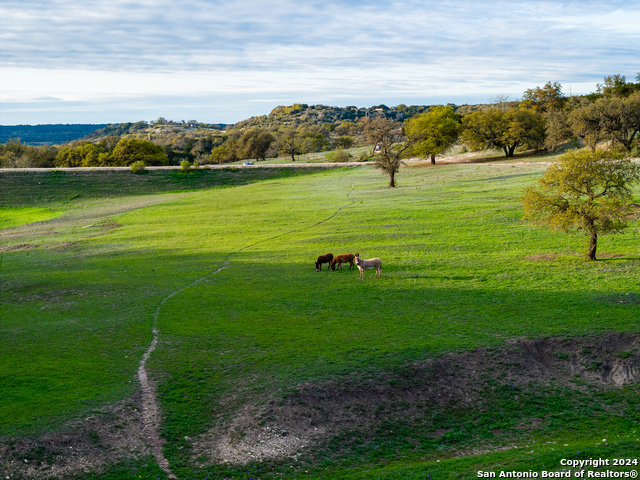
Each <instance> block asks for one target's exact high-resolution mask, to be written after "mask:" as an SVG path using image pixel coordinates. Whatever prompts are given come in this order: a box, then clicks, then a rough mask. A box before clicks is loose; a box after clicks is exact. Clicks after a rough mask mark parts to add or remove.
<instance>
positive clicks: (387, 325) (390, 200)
mask: <svg viewBox="0 0 640 480" xmlns="http://www.w3.org/2000/svg"><path fill="white" fill-rule="evenodd" d="M544 168H545V166H543V165H537V164H535V163H530V164H526V165H522V164H519V165H509V164H504V165H500V164H491V165H490V164H468V165H446V166H445V165H439V166H436V167H426V168H405V169H403V170H402V171H401V173H400V174H399V175H398V177H397V181H398V184H399V187H398V188H395V189H389V188H386V185H387V178H386V177H385V176H383V175H381V174H380V173H379V172H377V171H375V170H373V169H371V168H369V167H362V168H357V169H352V168H349V169H336V170H326V171H323V170H316V171H308V170H304V171H301V172H295V173H294V172H293V171H291V170H287V169H275V170H273V171H266V172H265V171H262V170H260V171H258V170H242V171H241V170H236V171H231V170H225V171H213V170H200V171H196V172H190V173H188V174H180V173H179V172H177V171H171V172H168V171H164V172H160V171H154V172H150V173H147V174H145V175H140V176H136V175H133V174H131V173H129V172H118V173H110V174H109V173H100V172H92V173H84V174H82V173H76V172H73V173H64V172H57V173H56V172H54V173H38V174H35V173H21V174H18V173H11V172H10V173H0V187H1V189H0V205H3V207H2V208H1V209H0V218H1V221H2V223H0V228H2V230H0V241H1V242H2V243H1V244H0V251H2V257H1V263H0V285H1V288H0V332H1V338H2V342H1V343H0V392H2V395H1V396H0V442H2V443H0V445H4V447H2V448H4V450H0V454H3V455H4V456H3V458H10V459H13V460H16V461H17V462H18V463H19V462H20V461H24V460H27V462H26V463H28V462H31V463H33V462H40V463H41V464H42V465H43V466H46V465H48V464H55V462H56V461H59V460H56V459H62V458H64V455H62V454H61V453H60V452H59V449H58V450H56V448H57V447H56V446H55V445H52V444H50V443H46V444H43V445H44V446H43V447H42V448H41V449H40V450H38V447H37V445H38V440H37V439H39V438H49V437H47V436H51V435H54V436H55V432H60V431H66V430H65V429H68V428H71V427H69V425H75V427H74V428H82V427H78V426H77V425H78V424H77V422H78V421H81V419H83V418H89V417H90V416H101V415H102V416H104V417H105V418H106V416H108V415H111V414H113V412H112V410H110V408H111V406H112V405H120V404H123V402H124V403H126V402H131V403H132V405H135V404H136V401H137V400H136V398H137V397H136V395H137V392H138V389H139V387H138V383H137V377H136V371H137V368H138V365H139V362H140V359H141V358H142V355H143V353H144V352H145V351H146V350H147V348H148V347H149V344H150V342H151V338H152V329H153V328H157V329H158V331H159V343H158V346H157V348H156V350H155V351H154V352H153V354H152V355H151V357H150V360H149V364H148V366H149V368H150V376H151V378H152V379H153V381H154V382H155V384H156V386H157V393H158V401H159V404H160V406H161V408H162V411H163V418H162V424H161V434H162V436H163V437H164V438H165V439H166V440H167V443H166V444H165V446H164V453H165V456H166V457H167V459H168V460H169V463H170V466H171V469H172V471H173V472H174V473H175V474H176V475H177V476H178V478H188V479H192V478H193V479H200V478H202V479H205V478H344V479H347V478H350V479H364V478H381V479H387V478H443V479H444V478H477V473H476V472H478V471H480V470H482V471H490V470H494V471H498V472H499V471H501V470H514V469H515V470H520V471H528V470H536V471H541V470H543V469H548V470H561V469H562V467H561V466H560V465H559V459H561V458H590V457H596V456H599V457H603V458H604V457H606V458H613V457H618V456H624V457H629V458H630V457H633V458H635V457H638V456H639V455H638V454H639V453H640V442H639V441H638V438H640V437H638V433H640V432H638V433H636V429H637V428H638V425H637V423H638V421H639V420H640V411H639V409H640V400H638V395H637V393H638V392H637V380H638V377H637V371H638V368H637V363H638V357H639V356H638V354H637V347H636V345H638V344H639V340H638V338H639V337H638V336H637V335H638V334H639V333H640V325H639V322H638V319H639V318H640V290H639V289H638V267H639V266H640V251H639V247H638V239H639V237H638V232H639V227H638V224H637V222H636V221H635V220H633V221H632V223H631V224H630V227H629V229H628V230H627V231H626V232H625V233H624V234H623V235H617V236H603V237H601V241H600V244H599V251H598V253H599V258H600V260H599V261H597V262H587V261H585V260H584V258H583V256H582V250H583V248H584V246H585V243H586V240H585V238H584V237H582V236H577V235H566V234H557V233H554V232H551V231H548V230H545V229H532V228H530V227H529V226H527V225H526V224H524V223H523V222H522V221H521V216H522V210H521V207H520V203H519V198H520V196H521V193H522V190H523V189H524V188H525V187H527V186H529V185H531V184H532V183H534V182H535V181H536V179H537V178H538V177H539V175H540V174H541V173H542V172H543V171H544ZM221 187H226V188H221ZM34 222H35V223H34ZM329 251H330V252H333V253H334V254H340V253H355V252H359V253H360V254H361V255H362V256H363V257H364V258H369V257H379V258H381V259H382V260H383V269H382V278H381V279H374V278H373V275H374V274H373V272H371V271H368V272H367V273H366V276H365V279H364V280H363V281H359V280H358V273H357V271H355V272H354V271H348V270H346V269H345V270H343V271H338V272H332V271H326V265H325V266H324V267H323V270H322V271H321V272H316V271H315V268H314V261H315V258H316V257H317V256H318V255H319V254H323V253H326V252H329ZM612 332H617V334H619V336H615V335H614V336H613V337H612V336H611V335H612ZM601 338H602V339H607V340H606V341H605V342H604V343H599V339H601ZM536 339H547V341H548V342H550V343H549V345H551V346H549V347H548V348H549V349H550V350H549V352H548V355H547V356H551V357H552V358H553V359H554V361H557V362H558V364H557V365H555V364H553V365H551V366H550V367H549V371H548V372H547V373H548V376H547V377H548V378H547V377H545V376H544V375H542V374H539V373H535V372H534V373H535V374H534V373H532V372H533V371H532V370H531V368H532V367H531V366H530V364H529V363H530V362H529V360H527V359H528V358H529V357H527V356H526V355H524V354H523V356H519V355H520V353H518V352H519V351H520V350H519V349H520V346H519V345H521V344H519V343H517V342H522V341H524V342H535V341H536ZM616 339H617V340H616ZM620 339H622V340H620ZM514 345H516V347H514ZM527 345H528V344H527ZM532 345H538V344H535V343H532ZM514 348H515V349H514ZM532 348H533V347H532ZM540 348H542V347H540ZM474 355H475V356H474ZM545 358H546V357H545ZM474 362H475V363H474ZM571 362H573V363H571ZM576 362H577V363H576ZM587 362H590V363H587ZM634 362H635V363H634ZM623 364H624V365H627V364H628V365H631V367H629V369H628V370H629V372H632V373H631V374H628V375H627V377H625V382H623V383H624V385H622V384H615V383H612V382H611V381H605V380H606V379H607V378H609V377H610V376H611V375H610V374H612V372H614V373H615V372H617V371H618V370H615V369H616V368H618V369H619V368H622V367H621V366H624V365H623ZM576 365H577V367H576ZM634 365H635V366H634ZM476 367H477V369H476ZM528 369H529V370H528ZM554 369H557V372H556V370H554ZM634 369H635V370H634ZM565 371H567V372H568V371H571V372H572V373H571V374H565V373H562V372H565ZM442 372H449V373H447V374H446V375H445V374H444V373H442ZM549 372H551V373H549ZM633 372H636V373H633ZM447 375H448V376H447ZM607 375H609V376H607ZM603 379H604V380H603ZM454 386H455V391H453V390H451V391H449V390H446V389H447V388H449V389H453V387H454ZM430 392H431V393H430ZM434 392H441V393H442V394H443V398H444V397H446V395H450V396H449V397H447V399H446V401H445V400H442V399H439V398H438V396H437V394H436V393H434ZM463 397H464V398H468V400H466V401H465V400H463ZM314 399H315V400H314ZM92 418H93V417H92ZM101 418H102V417H101ZM74 422H75V423H74ZM309 422H310V423H309ZM283 425H284V427H283ZM267 427H269V428H272V429H275V428H280V429H281V430H285V429H287V430H288V433H287V434H284V433H283V434H282V437H278V440H277V441H281V440H282V438H284V437H286V438H288V440H282V442H283V445H284V444H287V442H289V443H288V444H290V445H293V447H286V448H285V447H282V448H283V450H282V451H283V452H285V453H284V454H282V455H280V456H275V457H273V456H271V457H270V456H269V455H267V454H265V453H264V452H263V453H255V458H254V461H251V458H250V457H248V456H246V455H245V456H246V458H245V462H242V464H237V463H236V464H234V463H226V464H223V463H221V460H220V459H222V458H225V455H227V457H229V456H231V457H233V455H236V457H235V458H237V456H238V455H241V454H242V452H241V450H242V448H243V445H244V446H245V447H246V448H245V450H247V449H249V450H250V449H251V448H253V449H254V451H255V452H261V450H260V448H258V447H256V446H255V445H254V444H253V443H251V442H250V437H251V438H252V435H255V434H256V432H258V431H261V432H263V431H266V430H265V429H266V428H267ZM285 427H286V428H285ZM96 428H97V427H96ZM296 428H297V429H298V430H296ZM261 429H262V430H261ZM314 429H315V430H314ZM317 429H319V431H320V432H321V433H318V434H311V433H309V434H308V435H307V433H305V432H307V431H310V432H316V431H318V430H317ZM92 431H93V430H92ZM270 431H271V430H270ZM96 432H97V433H93V434H91V433H87V435H88V437H87V438H89V439H90V438H94V439H95V443H96V444H100V443H101V442H102V443H104V444H105V448H106V447H108V445H107V443H108V442H107V441H108V438H109V437H108V435H107V434H106V433H104V434H103V431H102V430H99V429H97V430H96ZM322 432H325V433H322ZM92 435H93V437H92ZM304 435H307V437H304ZM303 437H304V438H303ZM296 438H297V439H303V440H304V441H303V440H299V442H298V444H296V441H294V440H292V439H296ZM26 439H28V442H27V440H26ZM603 439H606V441H603ZM270 441H271V442H274V441H275V440H273V438H271V440H270ZM21 442H23V443H24V445H27V444H28V445H29V449H27V448H26V447H23V448H22V449H20V448H21V447H20V445H22V443H21ZM221 442H222V443H221ZM249 446H250V447H251V448H249ZM223 447H224V448H226V449H227V450H224V451H223V450H222V448H223ZM254 447H255V448H254ZM515 447H517V448H515ZM234 448H235V450H233V449H234ZM229 449H231V450H233V452H232V453H229V452H230V450H229ZM134 450H135V449H134ZM225 452H226V453H225ZM245 453H246V452H245ZM261 455H262V456H261ZM47 462H48V463H47ZM21 467H22V465H21ZM3 468H4V469H5V470H3ZM11 468H12V469H14V470H10V469H11ZM43 468H44V467H43ZM628 469H629V467H624V468H621V469H620V470H621V471H627V470H628ZM9 472H17V473H16V475H18V474H20V472H22V474H23V475H27V473H25V472H26V471H24V470H20V469H18V467H17V466H11V465H9V464H7V465H6V466H4V467H0V474H2V475H5V474H6V473H9ZM89 472H90V473H86V472H85V473H83V474H82V475H80V476H78V477H77V478H89V477H91V476H93V477H91V478H114V479H115V478H139V477H140V478H166V476H165V474H164V472H162V471H161V470H159V469H158V468H157V466H155V465H154V462H153V458H149V457H148V456H145V454H144V452H138V453H136V452H129V456H128V457H127V458H126V459H125V460H117V461H116V460H114V459H110V460H109V461H108V462H106V464H105V462H103V463H102V464H101V465H95V466H92V467H91V468H90V469H89ZM69 478H71V477H69Z"/></svg>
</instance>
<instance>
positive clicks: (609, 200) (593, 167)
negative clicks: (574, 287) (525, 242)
mask: <svg viewBox="0 0 640 480" xmlns="http://www.w3.org/2000/svg"><path fill="white" fill-rule="evenodd" d="M639 179H640V165H638V164H635V163H633V162H631V161H629V160H628V159H624V158H623V155H622V154H620V153H616V152H606V151H603V150H596V151H589V150H572V151H570V152H568V153H566V154H564V155H563V156H561V157H560V159H559V161H558V162H557V163H555V164H553V165H552V166H551V167H549V168H548V169H547V171H546V172H545V173H544V174H543V175H542V177H541V178H540V180H539V181H538V184H537V185H536V186H534V187H529V188H527V189H526V190H525V192H524V196H523V197H522V204H523V206H524V210H525V218H528V219H530V220H531V221H532V223H534V224H538V225H546V226H549V227H551V228H553V229H556V230H562V231H566V232H569V231H572V230H577V231H583V232H585V233H587V234H588V235H589V245H588V248H587V252H586V256H587V258H588V259H589V260H595V259H596V249H597V247H598V235H599V234H603V233H610V232H620V231H622V230H623V229H624V228H626V226H627V214H628V211H629V202H630V201H631V199H632V195H631V188H630V187H631V185H632V184H633V183H635V182H637V181H638V180H639Z"/></svg>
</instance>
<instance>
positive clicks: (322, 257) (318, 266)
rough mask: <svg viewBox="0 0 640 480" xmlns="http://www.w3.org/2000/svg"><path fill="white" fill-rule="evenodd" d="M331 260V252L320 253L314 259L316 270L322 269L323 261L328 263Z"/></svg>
mask: <svg viewBox="0 0 640 480" xmlns="http://www.w3.org/2000/svg"><path fill="white" fill-rule="evenodd" d="M331 260H333V253H325V254H324V255H320V256H319V257H318V259H317V260H316V272H319V271H320V270H322V264H323V263H329V264H330V263H331Z"/></svg>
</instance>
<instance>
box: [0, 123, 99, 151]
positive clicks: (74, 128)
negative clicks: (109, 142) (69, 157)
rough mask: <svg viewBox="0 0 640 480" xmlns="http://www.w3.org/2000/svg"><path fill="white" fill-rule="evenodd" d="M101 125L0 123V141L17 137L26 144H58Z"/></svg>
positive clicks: (74, 138)
mask: <svg viewBox="0 0 640 480" xmlns="http://www.w3.org/2000/svg"><path fill="white" fill-rule="evenodd" d="M103 127H106V124H84V123H83V124H66V125H63V124H57V125H0V143H6V142H8V141H9V140H10V139H12V138H13V139H18V138H19V139H20V142H21V143H24V144H27V145H36V146H41V145H59V144H62V143H66V142H70V141H72V140H77V139H78V138H82V137H84V136H85V135H87V134H89V133H91V132H93V131H95V130H98V129H99V128H103Z"/></svg>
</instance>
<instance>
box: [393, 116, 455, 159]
mask: <svg viewBox="0 0 640 480" xmlns="http://www.w3.org/2000/svg"><path fill="white" fill-rule="evenodd" d="M404 133H405V135H406V136H407V138H408V140H409V142H410V143H411V146H412V152H413V154H414V155H417V156H421V157H430V158H431V163H432V164H435V163H436V155H440V154H441V153H442V152H444V151H445V150H446V149H448V148H449V147H450V146H451V145H453V144H454V143H455V142H456V140H458V136H459V134H460V120H459V116H458V115H456V114H455V113H454V111H453V108H452V107H442V106H438V107H434V108H433V109H431V110H429V111H428V112H425V113H422V114H420V115H417V116H415V117H413V118H411V119H409V120H407V122H406V123H405V127H404Z"/></svg>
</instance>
